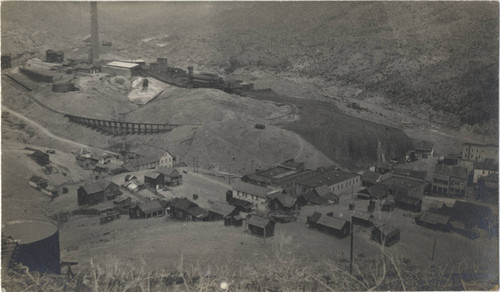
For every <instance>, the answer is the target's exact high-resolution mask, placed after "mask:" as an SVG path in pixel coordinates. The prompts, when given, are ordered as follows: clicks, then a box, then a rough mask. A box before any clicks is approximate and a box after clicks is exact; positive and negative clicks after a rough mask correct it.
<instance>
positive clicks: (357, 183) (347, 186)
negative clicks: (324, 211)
mask: <svg viewBox="0 0 500 292" xmlns="http://www.w3.org/2000/svg"><path fill="white" fill-rule="evenodd" d="M295 185H296V193H297V194H300V193H306V192H310V191H312V190H313V189H315V188H317V187H320V186H323V185H326V186H328V188H329V189H330V191H332V192H334V193H335V194H336V195H338V196H342V195H345V194H355V193H357V192H358V191H359V189H360V187H361V176H360V175H358V174H354V173H350V172H346V171H342V170H340V169H338V168H326V169H323V168H319V169H318V170H317V171H316V172H315V173H314V175H313V176H310V177H306V178H302V179H299V180H297V181H296V183H295Z"/></svg>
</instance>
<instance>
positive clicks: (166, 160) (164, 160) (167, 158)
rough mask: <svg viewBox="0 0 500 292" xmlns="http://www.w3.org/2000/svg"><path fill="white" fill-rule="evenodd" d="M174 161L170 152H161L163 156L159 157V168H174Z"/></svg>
mask: <svg viewBox="0 0 500 292" xmlns="http://www.w3.org/2000/svg"><path fill="white" fill-rule="evenodd" d="M175 161H176V158H175V156H174V155H172V154H171V153H170V152H168V151H165V152H163V155H162V156H161V157H160V166H164V167H168V168H172V167H174V162H175Z"/></svg>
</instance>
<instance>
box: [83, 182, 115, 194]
mask: <svg viewBox="0 0 500 292" xmlns="http://www.w3.org/2000/svg"><path fill="white" fill-rule="evenodd" d="M110 184H111V182H110V181H108V180H98V181H95V182H90V183H87V184H84V185H83V186H81V187H82V188H83V190H84V191H85V192H86V193H87V194H95V193H98V192H102V191H104V190H105V189H106V188H107V187H108V186H109V185H110Z"/></svg>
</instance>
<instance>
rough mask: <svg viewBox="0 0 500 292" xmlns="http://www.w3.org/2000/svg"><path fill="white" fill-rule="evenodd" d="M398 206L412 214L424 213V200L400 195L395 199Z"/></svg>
mask: <svg viewBox="0 0 500 292" xmlns="http://www.w3.org/2000/svg"><path fill="white" fill-rule="evenodd" d="M394 201H395V202H396V206H397V207H398V208H401V209H404V210H410V211H412V212H420V211H422V199H420V198H415V197H410V196H405V195H399V196H396V198H395V199H394Z"/></svg>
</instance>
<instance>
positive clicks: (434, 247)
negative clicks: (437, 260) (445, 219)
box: [432, 233, 436, 261]
mask: <svg viewBox="0 0 500 292" xmlns="http://www.w3.org/2000/svg"><path fill="white" fill-rule="evenodd" d="M435 252H436V233H434V245H433V246H432V261H434V253H435Z"/></svg>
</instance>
